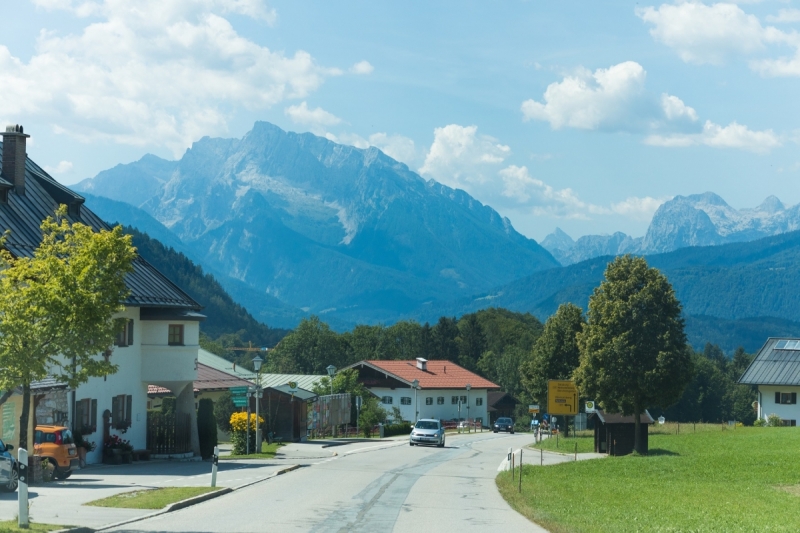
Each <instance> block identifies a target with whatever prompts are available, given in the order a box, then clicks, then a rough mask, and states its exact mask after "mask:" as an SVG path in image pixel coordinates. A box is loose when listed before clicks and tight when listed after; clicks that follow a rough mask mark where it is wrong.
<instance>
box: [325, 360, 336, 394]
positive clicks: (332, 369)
mask: <svg viewBox="0 0 800 533" xmlns="http://www.w3.org/2000/svg"><path fill="white" fill-rule="evenodd" d="M325 370H327V371H328V375H329V376H330V377H331V395H333V375H334V374H335V373H336V367H335V366H333V365H328V367H327V368H326V369H325Z"/></svg>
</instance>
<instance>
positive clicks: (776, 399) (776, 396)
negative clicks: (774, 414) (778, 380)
mask: <svg viewBox="0 0 800 533" xmlns="http://www.w3.org/2000/svg"><path fill="white" fill-rule="evenodd" d="M775 403H776V404H779V403H781V393H780V392H776V393H775Z"/></svg>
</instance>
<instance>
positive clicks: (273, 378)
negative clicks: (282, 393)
mask: <svg viewBox="0 0 800 533" xmlns="http://www.w3.org/2000/svg"><path fill="white" fill-rule="evenodd" d="M326 377H328V376H315V375H307V374H261V386H262V387H264V388H265V389H266V388H267V387H272V388H277V387H280V386H281V385H286V384H287V383H289V382H290V381H294V382H295V383H297V386H298V387H300V388H301V389H306V390H311V389H313V388H314V385H315V384H316V383H317V382H319V380H321V379H322V378H326Z"/></svg>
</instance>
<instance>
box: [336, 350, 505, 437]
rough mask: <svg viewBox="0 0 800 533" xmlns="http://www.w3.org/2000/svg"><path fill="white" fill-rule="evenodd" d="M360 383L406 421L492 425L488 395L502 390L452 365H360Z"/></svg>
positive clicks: (423, 362) (424, 362)
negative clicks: (440, 421) (396, 408)
mask: <svg viewBox="0 0 800 533" xmlns="http://www.w3.org/2000/svg"><path fill="white" fill-rule="evenodd" d="M346 368H355V369H356V370H358V374H359V381H360V382H361V383H363V384H364V386H365V387H367V388H368V389H369V390H370V392H371V393H372V394H374V395H375V396H376V397H378V398H379V399H380V400H381V404H382V407H383V408H384V409H386V410H387V411H389V412H390V413H391V412H392V408H393V407H398V408H399V409H400V414H401V416H402V418H403V420H410V421H416V420H419V419H420V418H438V419H440V420H459V419H465V420H474V421H476V422H480V423H482V424H484V425H486V424H488V423H489V417H488V414H487V413H488V411H487V409H488V402H487V392H488V391H490V390H496V389H499V388H500V387H499V386H498V385H496V384H494V383H492V382H491V381H489V380H488V379H485V378H482V377H481V376H479V375H478V374H475V373H474V372H470V371H469V370H467V369H465V368H462V367H460V366H458V365H457V364H455V363H451V362H450V361H428V360H425V359H423V358H421V357H419V358H417V359H416V360H414V361H360V362H358V363H355V364H353V365H350V366H348V367H346Z"/></svg>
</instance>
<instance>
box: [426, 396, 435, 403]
mask: <svg viewBox="0 0 800 533" xmlns="http://www.w3.org/2000/svg"><path fill="white" fill-rule="evenodd" d="M425 405H433V396H428V397H427V398H425Z"/></svg>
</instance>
